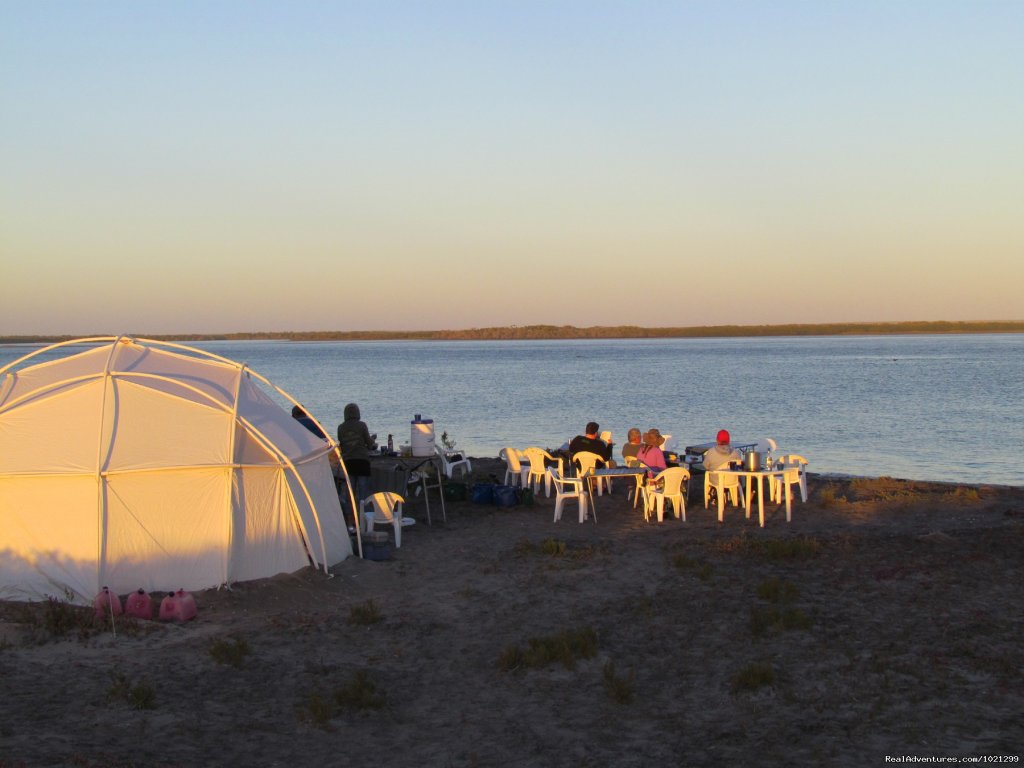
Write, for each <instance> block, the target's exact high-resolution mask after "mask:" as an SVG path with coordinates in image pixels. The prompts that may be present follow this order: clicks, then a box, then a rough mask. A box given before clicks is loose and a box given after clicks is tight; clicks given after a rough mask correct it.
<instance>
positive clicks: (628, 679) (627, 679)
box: [603, 661, 636, 704]
mask: <svg viewBox="0 0 1024 768" xmlns="http://www.w3.org/2000/svg"><path fill="white" fill-rule="evenodd" d="M603 674H604V689H605V692H606V693H607V694H608V698H609V699H611V700H612V701H614V702H615V703H616V704H630V703H632V701H633V680H634V678H635V677H636V671H635V670H632V669H631V670H630V671H629V674H628V675H617V674H616V673H615V663H614V662H611V661H609V662H608V663H606V664H605V665H604V670H603Z"/></svg>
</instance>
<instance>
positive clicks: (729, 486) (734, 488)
mask: <svg viewBox="0 0 1024 768" xmlns="http://www.w3.org/2000/svg"><path fill="white" fill-rule="evenodd" d="M712 488H714V489H715V494H716V495H717V496H718V522H722V521H723V520H724V519H725V494H726V493H728V494H729V496H730V498H731V499H732V503H733V506H735V507H739V506H742V504H743V502H742V501H741V500H742V498H743V486H742V485H741V484H740V476H739V475H735V474H733V473H732V472H705V473H704V509H707V508H708V504H709V503H710V499H711V489H712Z"/></svg>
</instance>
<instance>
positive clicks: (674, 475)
mask: <svg viewBox="0 0 1024 768" xmlns="http://www.w3.org/2000/svg"><path fill="white" fill-rule="evenodd" d="M654 479H655V480H656V481H657V480H661V481H663V482H664V490H663V491H662V493H664V494H665V495H666V496H675V495H677V494H679V493H681V491H680V488H681V487H682V485H683V483H684V482H686V481H688V480H689V479H690V470H688V469H687V468H686V467H669V468H668V469H663V470H662V471H661V472H659V473H658V474H657V475H656V476H655V478H654Z"/></svg>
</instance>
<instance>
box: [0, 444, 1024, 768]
mask: <svg viewBox="0 0 1024 768" xmlns="http://www.w3.org/2000/svg"><path fill="white" fill-rule="evenodd" d="M474 465H475V467H477V468H478V469H480V470H481V473H480V474H481V476H483V477H486V476H487V474H489V472H493V471H497V469H498V464H497V463H496V462H488V461H486V460H474ZM552 507H553V500H550V499H545V498H544V497H543V496H541V497H540V498H539V499H538V500H537V502H536V504H535V506H533V507H518V508H513V509H510V510H506V509H496V508H493V507H484V506H479V505H474V504H471V503H469V502H460V503H452V502H449V504H448V522H447V523H446V524H444V523H439V522H437V521H436V519H435V524H434V525H433V526H427V525H425V524H424V522H423V521H420V523H419V524H417V525H416V526H414V527H413V528H411V529H407V531H406V532H405V536H403V546H402V548H401V549H400V550H397V551H395V552H394V558H393V559H392V560H391V561H388V562H372V561H359V560H357V559H355V558H352V559H350V560H347V561H345V562H344V563H341V564H339V565H338V566H337V567H336V568H335V569H334V573H335V575H334V577H333V578H330V579H328V578H326V577H325V576H324V574H322V573H318V572H315V571H313V570H311V569H307V570H304V571H301V572H298V573H295V574H290V575H281V576H278V577H275V578H272V579H265V580H261V581H257V582H249V583H243V584H237V585H235V587H234V588H233V589H232V590H230V591H227V590H221V591H216V590H214V591H208V592H203V593H200V594H199V595H197V602H198V604H199V617H198V618H197V619H196V620H195V621H194V622H191V623H189V624H186V625H164V624H157V623H137V624H132V623H129V622H124V623H122V624H121V626H120V627H119V631H118V633H117V634H116V636H115V635H113V634H111V632H110V631H109V628H107V629H102V628H97V627H94V626H92V624H91V621H90V620H88V619H86V620H85V621H84V624H81V625H80V624H79V623H78V620H77V618H76V617H74V616H73V615H63V614H61V613H60V611H61V610H62V609H60V608H55V607H53V606H47V605H45V604H33V605H31V606H26V605H23V604H14V603H8V604H2V605H0V687H2V690H0V766H2V767H3V768H10V767H12V766H53V765H61V766H65V765H66V766H235V765H246V766H292V765H314V764H320V765H339V764H347V763H352V764H362V763H367V762H369V763H373V764H379V765H387V766H650V765H684V766H704V765H707V766H711V765H728V764H733V765H825V764H827V765H840V766H846V765H848V766H854V765H857V766H861V765H882V764H884V763H885V756H886V755H890V756H897V755H917V756H931V755H936V756H939V755H943V756H949V755H956V756H961V755H985V754H988V755H993V754H1004V755H1005V754H1010V755H1019V754H1020V753H1021V746H1022V744H1024V724H1022V722H1021V718H1020V713H1021V712H1022V711H1024V646H1022V645H1021V642H1020V638H1021V636H1022V634H1024V633H1022V630H1024V610H1022V608H1024V594H1022V590H1021V583H1022V580H1021V573H1022V568H1021V566H1022V564H1024V489H1020V488H1006V487H980V488H977V487H965V486H955V485H941V484H934V483H914V482H907V481H899V480H891V479H884V478H883V479H878V480H865V479H835V478H832V479H829V478H821V477H815V476H813V475H812V476H811V499H810V500H809V501H808V503H807V504H801V503H799V502H797V503H796V505H795V509H794V519H793V522H792V523H791V524H788V525H787V524H786V522H785V517H784V512H783V511H782V510H780V509H777V508H775V507H774V506H771V507H770V510H771V511H770V512H769V514H768V521H767V526H766V527H765V528H764V529H761V528H759V527H758V526H757V523H756V515H755V519H751V520H749V521H748V520H746V519H745V518H744V517H743V514H742V512H741V511H739V510H736V509H733V508H730V509H729V511H728V512H727V515H726V519H725V522H724V523H723V524H719V523H718V522H717V519H716V516H715V514H714V513H713V512H711V511H705V510H704V509H703V508H702V505H701V504H700V503H699V502H697V501H696V500H693V501H691V505H690V509H689V512H688V521H687V522H686V523H682V522H680V521H677V520H675V519H671V518H669V519H667V520H666V521H665V523H664V524H661V525H657V524H649V523H645V522H644V521H643V518H642V515H640V514H639V513H638V512H636V511H634V510H633V509H632V506H631V504H630V503H629V502H627V501H626V498H625V484H623V483H620V484H619V486H618V487H617V489H616V492H615V493H614V494H613V495H612V496H604V497H601V498H599V499H598V515H599V522H598V524H597V525H594V524H593V523H587V524H583V525H580V524H579V523H578V522H576V515H575V513H574V511H572V510H570V511H568V512H567V513H566V515H565V516H564V517H563V519H562V521H561V522H559V523H553V522H552V519H551V518H552ZM411 511H412V512H413V513H415V514H417V516H418V512H419V510H418V509H417V508H416V507H415V506H413V507H412V509H411ZM48 610H49V611H50V613H49V614H47V611H48ZM65 610H66V609H65ZM70 614H73V612H70ZM65 628H66V629H67V634H64V635H60V634H59V631H60V630H61V629H65Z"/></svg>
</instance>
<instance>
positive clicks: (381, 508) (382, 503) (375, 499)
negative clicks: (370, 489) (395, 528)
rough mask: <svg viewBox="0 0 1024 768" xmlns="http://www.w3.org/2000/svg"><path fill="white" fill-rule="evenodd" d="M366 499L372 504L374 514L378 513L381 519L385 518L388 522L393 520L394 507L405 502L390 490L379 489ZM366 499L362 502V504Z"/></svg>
mask: <svg viewBox="0 0 1024 768" xmlns="http://www.w3.org/2000/svg"><path fill="white" fill-rule="evenodd" d="M366 501H369V502H370V503H372V504H373V512H374V515H375V516H376V515H380V519H381V520H386V521H387V522H389V523H390V522H394V520H395V508H396V507H398V506H399V505H401V504H404V503H405V499H403V498H402V497H401V496H399V495H398V494H397V493H392V492H391V491H379V492H378V493H375V494H373V495H372V496H370V498H369V499H367V500H366ZM366 501H364V502H363V504H364V505H365V504H366Z"/></svg>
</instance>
